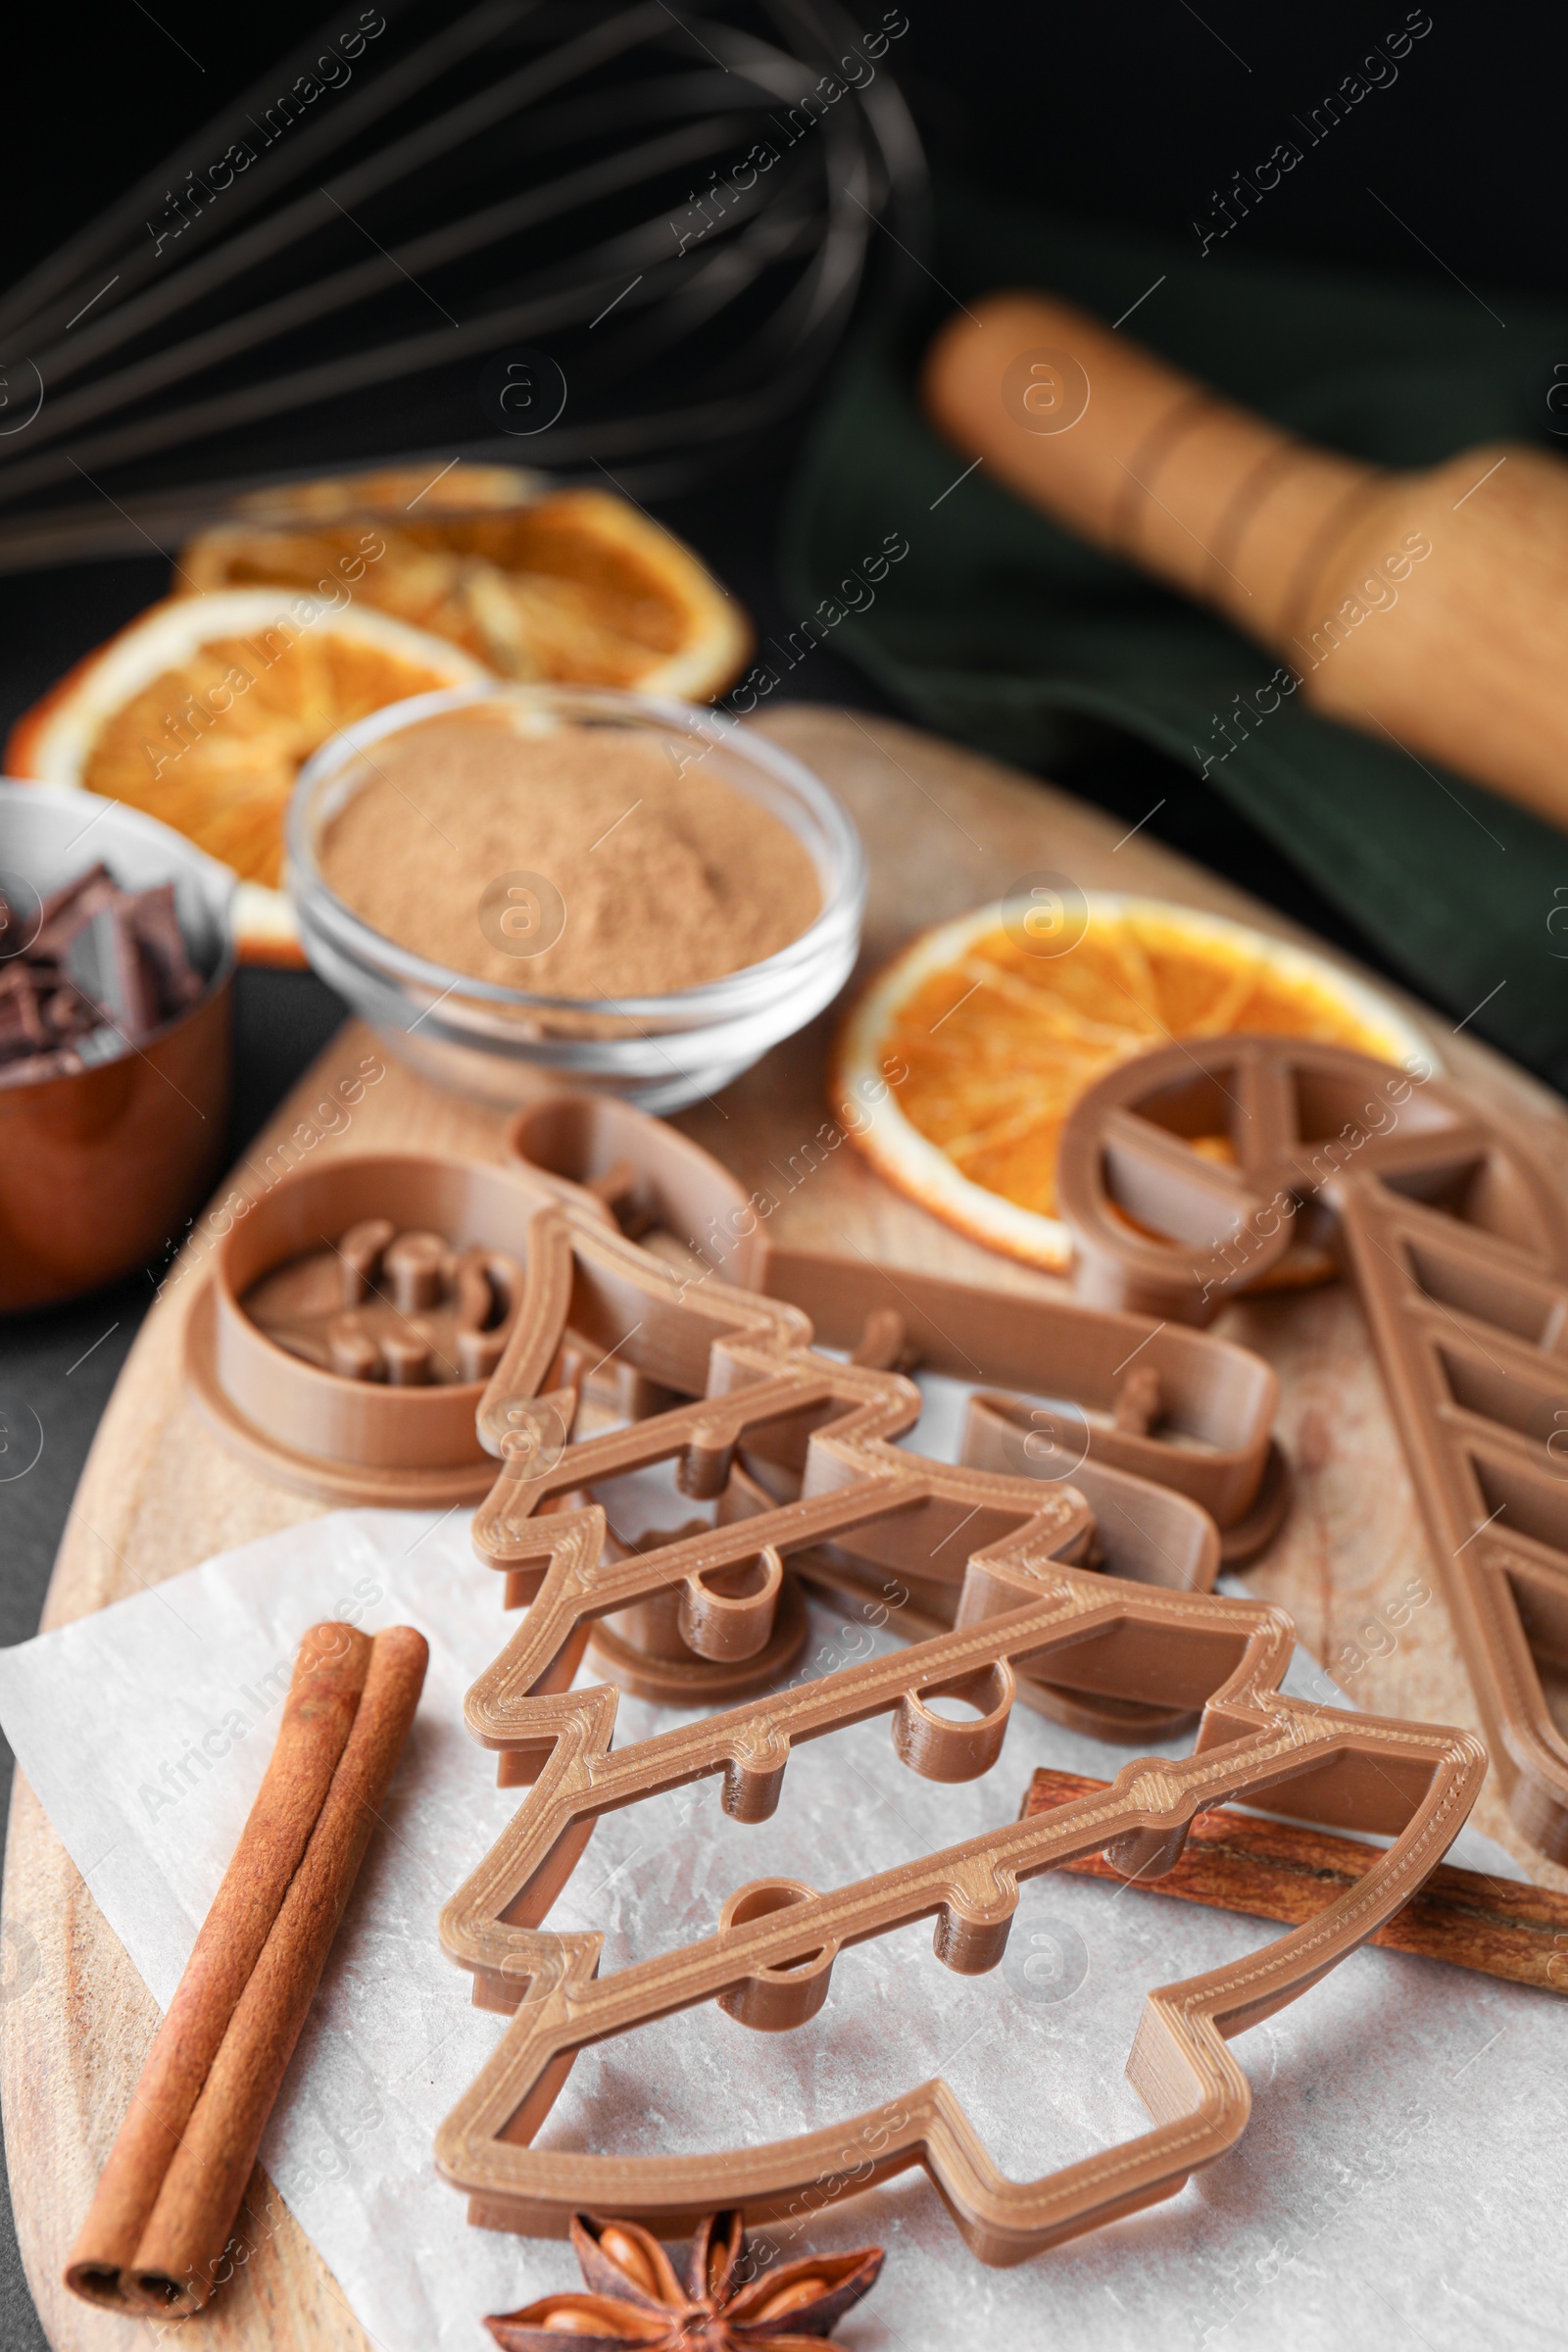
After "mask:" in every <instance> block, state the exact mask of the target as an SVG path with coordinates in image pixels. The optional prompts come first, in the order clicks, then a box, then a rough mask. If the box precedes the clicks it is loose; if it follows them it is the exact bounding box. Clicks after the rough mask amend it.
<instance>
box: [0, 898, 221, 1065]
mask: <svg viewBox="0 0 1568 2352" xmlns="http://www.w3.org/2000/svg"><path fill="white" fill-rule="evenodd" d="M8 942H9V943H10V944H9V946H8ZM206 985H207V983H206V981H205V980H204V979H203V977H202V975H201V973H200V972H199V971H198V970H197V969H196V967H195V965H194V964H193V963H192V961H191V957H190V955H189V952H188V950H187V948H186V946H185V941H184V937H183V934H182V933H181V931H180V928H179V919H178V916H177V914H176V912H175V907H174V890H173V885H172V883H167V882H166V883H160V884H159V885H157V886H156V887H155V888H153V889H151V890H142V891H133V890H122V889H121V887H120V885H119V884H118V883H117V882H116V880H115V878H114V876H113V874H112V873H111V872H110V871H109V868H108V867H107V866H106V865H105V864H104V863H103V862H102V861H101V860H100V861H99V862H98V863H97V864H95V865H90V866H88V867H87V868H86V869H85V870H84V871H83V872H82V873H79V874H77V875H76V876H75V877H74V878H73V880H72V881H70V882H67V883H65V884H63V885H62V887H61V888H60V889H59V890H55V891H51V892H50V894H49V896H48V897H47V898H45V899H44V900H42V901H41V903H40V904H39V906H38V907H37V910H36V913H35V915H34V914H30V913H29V912H28V911H27V910H26V909H19V908H18V907H15V906H13V905H11V904H10V903H9V902H8V901H6V900H4V899H0V1078H3V1080H4V1083H6V1084H7V1085H11V1086H19V1085H24V1084H25V1083H26V1082H27V1081H28V1080H30V1079H33V1078H47V1077H57V1076H61V1075H63V1074H65V1073H66V1072H67V1071H70V1070H79V1069H81V1068H83V1067H85V1066H86V1064H87V1063H88V1062H97V1061H108V1060H112V1059H113V1058H114V1056H115V1055H116V1054H118V1053H120V1052H121V1051H123V1047H124V1045H125V1044H127V1043H128V1044H130V1045H136V1044H138V1043H139V1042H140V1041H141V1040H142V1039H143V1038H146V1037H150V1036H151V1035H152V1034H153V1033H154V1031H155V1030H157V1029H160V1028H161V1027H162V1026H163V1024H164V1022H165V1021H167V1020H171V1019H172V1017H173V1016H174V1014H175V1013H177V1012H181V1011H183V1010H184V1008H185V1007H186V1006H187V1005H192V1004H194V1003H195V1002H196V1000H197V998H198V997H199V996H200V995H201V994H202V991H203V990H204V988H205V987H206Z"/></svg>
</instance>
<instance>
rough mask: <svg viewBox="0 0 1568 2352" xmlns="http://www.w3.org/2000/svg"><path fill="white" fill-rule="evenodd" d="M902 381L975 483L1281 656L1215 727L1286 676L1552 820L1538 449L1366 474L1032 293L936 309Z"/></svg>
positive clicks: (1552, 646) (1552, 721) (1552, 513)
mask: <svg viewBox="0 0 1568 2352" xmlns="http://www.w3.org/2000/svg"><path fill="white" fill-rule="evenodd" d="M922 392H923V397H924V401H925V405H926V409H927V412H928V414H929V416H930V417H931V418H932V420H933V422H934V423H935V424H936V425H937V427H938V428H939V430H940V431H942V432H943V433H945V434H946V435H947V437H948V439H949V440H950V441H952V442H953V444H954V445H955V447H956V448H957V449H959V450H961V451H962V452H963V453H964V454H965V455H966V456H968V457H970V458H984V460H985V461H986V465H987V467H988V468H989V470H990V473H991V475H992V478H993V479H994V480H997V481H1000V482H1005V484H1006V485H1007V487H1008V488H1009V489H1012V490H1015V491H1017V492H1018V494H1019V495H1020V496H1021V497H1023V498H1025V499H1028V500H1029V501H1030V502H1031V503H1032V504H1033V505H1035V506H1037V507H1040V508H1042V509H1043V510H1044V511H1045V513H1047V514H1048V515H1051V516H1053V517H1054V519H1055V520H1056V521H1059V522H1063V523H1066V524H1067V525H1069V526H1070V527H1071V528H1072V529H1073V530H1075V531H1077V532H1079V533H1080V534H1081V535H1082V536H1083V537H1084V538H1086V539H1089V540H1092V541H1093V542H1094V543H1095V545H1096V546H1098V547H1103V548H1105V549H1107V550H1109V551H1110V552H1112V553H1113V554H1116V555H1118V556H1121V557H1123V558H1125V559H1126V561H1128V562H1129V563H1133V564H1141V565H1143V566H1144V568H1145V569H1147V570H1149V571H1152V572H1156V573H1157V574H1158V575H1159V577H1160V578H1161V579H1165V580H1168V581H1169V582H1170V583H1171V584H1172V586H1173V587H1177V588H1180V589H1183V590H1185V592H1186V593H1187V594H1188V595H1189V596H1193V597H1197V598H1199V599H1201V601H1202V602H1203V603H1205V604H1209V605H1213V606H1214V607H1215V608H1216V609H1217V610H1218V611H1219V612H1221V613H1224V614H1225V616H1226V618H1227V619H1228V620H1230V621H1232V622H1234V624H1235V625H1236V627H1237V628H1239V629H1242V630H1245V631H1246V633H1247V634H1248V635H1249V636H1250V637H1255V638H1257V639H1258V641H1259V642H1260V643H1261V644H1263V645H1264V646H1266V647H1267V648H1268V649H1269V651H1270V652H1271V653H1272V654H1274V655H1276V656H1277V657H1278V658H1279V660H1280V662H1282V663H1283V664H1284V667H1283V669H1282V670H1279V671H1276V672H1275V675H1274V678H1273V679H1272V680H1269V679H1266V678H1260V679H1259V681H1258V686H1259V690H1260V691H1259V694H1258V696H1257V697H1256V698H1255V699H1254V703H1253V705H1252V707H1251V708H1249V704H1248V702H1247V700H1246V699H1245V698H1243V699H1242V700H1241V705H1240V713H1239V714H1238V715H1237V716H1235V717H1234V718H1232V717H1230V716H1227V719H1226V724H1227V726H1231V727H1234V728H1235V729H1237V730H1239V731H1240V732H1242V733H1243V734H1245V733H1248V732H1250V728H1251V726H1252V725H1255V724H1256V723H1258V720H1259V717H1260V716H1262V717H1266V716H1267V715H1268V714H1269V712H1270V711H1274V710H1278V709H1279V707H1280V701H1281V698H1282V696H1283V695H1284V694H1289V693H1292V692H1294V691H1296V688H1297V685H1298V684H1299V689H1300V691H1301V693H1302V695H1303V696H1304V698H1305V700H1306V701H1307V703H1309V704H1310V705H1311V706H1312V707H1313V708H1314V709H1315V710H1317V711H1322V712H1324V713H1325V714H1327V715H1328V716H1330V717H1332V718H1338V719H1343V720H1344V721H1345V722H1346V723H1347V724H1348V725H1350V726H1355V727H1360V728H1362V729H1364V730H1365V732H1366V733H1368V734H1370V735H1372V736H1374V737H1376V738H1377V739H1378V740H1379V741H1382V742H1389V741H1390V740H1391V739H1392V741H1393V742H1394V743H1395V744H1396V745H1397V746H1399V747H1402V748H1403V749H1404V750H1406V751H1408V752H1410V753H1412V754H1414V755H1416V756H1418V757H1419V758H1421V759H1423V760H1440V761H1442V762H1443V763H1444V764H1445V765H1446V766H1449V767H1453V768H1457V769H1459V770H1461V771H1462V772H1463V773H1464V774H1466V775H1469V776H1472V777H1474V778H1475V779H1476V781H1477V782H1478V783H1481V784H1487V785H1490V786H1491V787H1492V788H1493V790H1494V791H1495V792H1500V793H1504V794H1506V795H1507V796H1508V798H1509V799H1511V800H1515V801H1519V802H1522V803H1523V805H1524V806H1525V807H1526V808H1528V809H1534V810H1535V811H1536V812H1537V814H1538V815H1541V816H1544V817H1547V818H1549V819H1550V820H1551V821H1552V822H1553V823H1555V824H1559V825H1568V466H1563V465H1562V464H1561V462H1560V461H1559V460H1558V459H1556V458H1554V457H1552V456H1550V455H1548V454H1545V453H1544V452H1541V451H1538V450H1534V449H1530V448H1527V447H1526V446H1524V445H1523V444H1521V443H1511V442H1496V443H1492V444H1488V445H1486V446H1484V447H1482V448H1479V449H1468V450H1465V451H1463V452H1462V453H1461V454H1460V455H1459V456H1458V457H1454V458H1448V459H1446V460H1445V462H1444V463H1443V464H1442V465H1441V466H1431V467H1428V468H1427V469H1426V470H1425V471H1422V472H1417V473H1389V472H1385V471H1384V470H1382V469H1381V468H1380V467H1378V466H1366V465H1362V464H1360V463H1358V462H1357V461H1354V460H1352V459H1349V458H1343V457H1337V456H1335V455H1334V454H1333V453H1332V452H1331V451H1328V450H1323V449H1314V448H1312V447H1311V446H1310V445H1309V444H1308V443H1306V442H1304V441H1298V440H1296V439H1295V438H1294V437H1293V436H1292V435H1291V434H1289V433H1287V432H1285V431H1283V430H1282V429H1281V427H1280V426H1278V425H1275V424H1270V423H1268V422H1267V421H1266V420H1265V419H1264V418H1262V417H1254V416H1252V415H1251V414H1250V412H1249V411H1248V410H1246V409H1242V408H1238V407H1236V406H1235V405H1234V404H1233V403H1232V402H1230V401H1228V400H1225V399H1223V398H1222V397H1221V396H1220V395H1219V394H1218V393H1217V392H1213V391H1211V390H1209V388H1208V387H1207V386H1206V385H1203V384H1201V383H1198V382H1197V381H1195V379H1194V378H1193V377H1191V376H1188V375H1183V374H1182V373H1181V372H1180V371H1179V370H1178V369H1177V368H1170V367H1167V366H1166V364H1165V362H1164V361H1163V360H1158V359H1155V358H1153V357H1152V354H1151V353H1149V352H1147V351H1145V350H1143V349H1141V348H1140V346H1139V345H1138V344H1136V343H1133V342H1130V341H1129V340H1128V339H1127V337H1126V336H1124V335H1119V334H1115V333H1113V332H1112V331H1111V330H1110V328H1108V327H1107V326H1105V325H1103V323H1102V321H1101V320H1099V319H1092V318H1090V317H1089V316H1088V315H1087V314H1086V313H1085V312H1083V311H1079V310H1075V309H1073V308H1072V307H1071V305H1069V304H1067V303H1064V302H1054V301H1051V300H1050V299H1048V298H1047V297H1045V296H1042V295H1034V294H992V295H988V296H987V297H985V299H984V300H982V301H980V302H978V303H977V304H976V306H975V310H974V312H973V314H972V315H971V314H969V313H959V314H958V315H957V316H956V318H954V319H951V320H950V321H949V322H948V324H947V325H946V326H945V327H944V328H943V329H942V331H941V333H940V334H939V335H938V336H937V337H936V339H935V341H934V342H933V343H932V345H931V348H930V351H929V352H928V354H927V356H926V361H925V366H924V369H923V377H922ZM1270 697H1272V699H1270ZM1216 750H1217V747H1216ZM1206 772H1207V767H1206V765H1205V768H1204V773H1205V774H1206Z"/></svg>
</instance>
